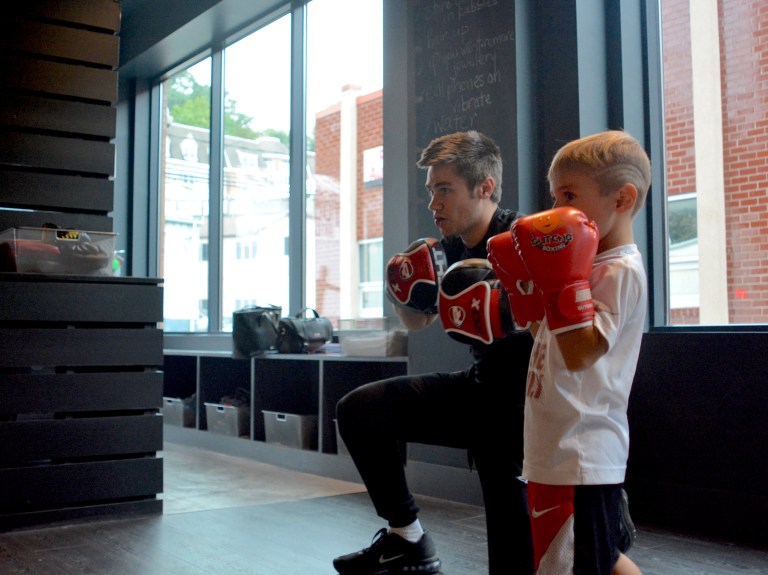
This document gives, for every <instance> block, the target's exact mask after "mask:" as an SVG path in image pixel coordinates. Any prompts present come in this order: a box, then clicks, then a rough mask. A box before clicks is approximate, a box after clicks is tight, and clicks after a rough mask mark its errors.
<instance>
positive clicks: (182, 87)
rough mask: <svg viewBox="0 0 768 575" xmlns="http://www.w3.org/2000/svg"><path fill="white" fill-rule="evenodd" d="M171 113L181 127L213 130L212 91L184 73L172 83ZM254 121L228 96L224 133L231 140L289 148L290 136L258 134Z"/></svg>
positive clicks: (276, 132)
mask: <svg viewBox="0 0 768 575" xmlns="http://www.w3.org/2000/svg"><path fill="white" fill-rule="evenodd" d="M168 109H169V110H170V112H171V117H172V118H173V121H174V122H176V123H177V124H185V125H187V126H196V127H199V128H205V129H210V127H211V88H210V86H204V85H202V84H200V83H198V82H197V80H195V77H194V76H193V75H192V74H191V73H190V72H189V70H184V71H183V72H180V73H179V74H177V75H176V76H174V77H173V80H172V81H171V83H170V90H169V93H168ZM252 121H253V118H252V117H251V116H249V115H247V114H243V113H242V112H238V110H237V101H236V100H233V99H231V98H229V97H228V96H227V95H226V94H225V95H224V132H225V133H226V134H227V135H228V136H236V137H238V138H247V139H249V140H255V139H256V138H259V137H261V136H272V137H276V138H278V139H279V140H280V141H281V142H283V143H284V144H285V145H286V146H287V145H288V144H289V141H290V136H289V135H288V134H287V133H286V132H284V131H283V130H276V129H274V128H267V129H266V130H263V131H257V130H254V129H253V128H251V126H250V124H251V122H252Z"/></svg>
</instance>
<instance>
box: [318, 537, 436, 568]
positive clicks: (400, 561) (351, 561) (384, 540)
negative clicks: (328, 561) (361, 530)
mask: <svg viewBox="0 0 768 575" xmlns="http://www.w3.org/2000/svg"><path fill="white" fill-rule="evenodd" d="M333 566H334V567H335V568H336V571H338V572H339V573H340V574H341V575H393V574H396V573H437V572H438V571H440V559H438V558H437V555H436V554H435V546H434V544H433V543H432V539H431V538H430V536H429V535H428V534H427V533H424V535H422V536H421V539H419V541H418V543H410V542H408V541H406V540H405V539H403V538H402V537H400V536H399V535H395V534H394V533H390V532H389V531H388V530H387V529H386V528H384V529H379V531H378V532H377V533H376V535H374V536H373V543H371V546H370V547H366V548H365V549H363V550H362V551H357V552H355V553H350V554H349V555H342V556H341V557H336V559H334V560H333Z"/></svg>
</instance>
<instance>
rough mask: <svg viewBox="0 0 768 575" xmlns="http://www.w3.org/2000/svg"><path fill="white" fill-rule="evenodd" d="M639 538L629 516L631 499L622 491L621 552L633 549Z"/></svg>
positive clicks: (620, 519) (620, 517) (620, 516)
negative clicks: (636, 539) (636, 538)
mask: <svg viewBox="0 0 768 575" xmlns="http://www.w3.org/2000/svg"><path fill="white" fill-rule="evenodd" d="M635 537H637V530H636V529H635V524H634V522H633V521H632V518H631V517H630V516H629V497H627V492H626V491H624V490H623V489H622V490H621V514H620V515H619V551H621V552H622V553H626V552H627V551H629V549H630V548H631V547H632V544H633V543H634V542H635Z"/></svg>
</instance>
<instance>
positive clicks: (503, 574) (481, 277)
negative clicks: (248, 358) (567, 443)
mask: <svg viewBox="0 0 768 575" xmlns="http://www.w3.org/2000/svg"><path fill="white" fill-rule="evenodd" d="M418 166H419V167H420V168H424V169H426V171H427V181H426V187H427V191H428V192H429V194H430V198H431V199H430V202H429V206H428V207H429V209H430V210H431V211H432V213H433V214H434V221H435V225H436V226H437V228H438V229H439V230H440V233H441V235H442V238H441V239H440V240H439V241H438V240H435V239H431V238H427V239H422V240H418V241H416V242H414V243H413V244H412V245H411V246H410V247H409V248H408V249H407V250H406V251H405V252H404V253H401V254H396V255H395V256H394V257H393V258H392V259H391V260H390V261H389V263H388V264H387V290H388V291H387V293H388V295H389V296H390V297H391V299H392V301H393V302H394V303H395V310H396V312H397V314H398V316H399V317H400V318H401V320H402V322H403V324H404V325H406V327H408V328H409V329H420V328H423V327H426V326H427V325H429V324H431V323H432V322H433V321H435V320H436V318H437V317H438V316H440V317H441V320H442V322H443V325H444V327H445V328H446V331H447V332H448V333H449V335H451V336H452V337H455V338H456V339H458V340H460V341H464V342H467V343H469V344H470V345H469V351H470V353H471V363H470V365H469V366H468V367H467V368H466V369H465V370H463V371H460V372H454V373H447V372H435V373H426V374H419V375H408V376H403V377H396V378H392V379H387V380H383V381H377V382H373V383H369V384H367V385H365V386H362V387H360V388H358V389H355V390H353V391H352V392H350V393H349V394H348V395H347V396H345V397H344V398H342V399H341V401H340V402H339V404H338V406H337V419H338V425H339V432H340V434H341V436H342V438H343V439H344V443H345V444H346V446H347V448H348V450H349V452H350V455H351V457H352V459H353V461H354V462H355V465H356V466H357V469H358V471H359V472H360V475H361V477H362V479H363V482H364V483H365V486H366V487H367V489H368V493H369V495H370V497H371V500H372V502H373V505H374V507H375V509H376V512H377V513H378V515H379V516H380V517H382V518H383V519H385V520H386V521H387V523H388V527H389V528H388V529H386V528H384V529H382V530H380V531H379V533H377V535H376V537H375V538H374V541H373V544H372V545H371V546H370V547H367V548H365V549H363V550H362V551H358V552H356V553H351V554H349V555H344V556H341V557H337V558H336V559H335V560H334V562H333V563H334V567H335V568H336V569H337V571H338V572H339V573H341V574H342V575H344V574H350V575H351V574H354V575H366V574H373V573H376V574H387V573H406V572H408V573H436V572H437V571H439V570H440V566H441V562H440V559H439V558H438V555H437V552H436V550H435V547H434V545H433V543H432V541H431V539H430V537H429V535H428V534H427V533H425V532H424V530H423V529H422V526H421V524H420V522H419V519H418V511H419V509H418V507H417V505H416V503H415V501H414V498H413V495H412V494H411V492H410V490H409V488H408V485H407V482H406V478H405V472H404V469H403V461H402V458H401V453H400V450H399V447H398V446H399V443H400V442H408V441H413V442H419V443H427V444H435V445H443V446H450V447H459V448H467V449H468V451H469V456H470V458H471V459H472V460H473V461H474V463H475V465H476V466H477V471H478V474H479V478H480V483H481V486H482V490H483V498H484V502H485V510H486V523H487V532H488V557H489V572H490V573H496V574H497V575H508V574H509V573H515V574H529V573H531V572H532V561H533V557H532V549H531V538H530V522H529V519H528V512H527V505H526V499H525V486H524V484H523V482H522V481H520V480H518V479H517V478H518V476H519V475H520V470H521V464H522V431H523V404H524V399H525V378H526V371H527V365H528V359H529V355H530V351H531V345H532V338H531V335H530V334H529V333H527V332H523V331H519V330H518V331H515V330H514V329H512V326H511V315H510V313H509V309H508V308H505V307H504V306H505V303H506V297H505V296H504V297H499V295H500V290H499V289H498V285H497V282H496V281H495V280H493V279H491V278H489V277H488V276H489V273H490V265H489V264H488V263H487V260H486V257H487V252H486V244H487V241H488V239H489V238H490V237H492V236H493V235H496V234H499V233H501V232H502V231H505V230H509V227H510V224H511V223H512V222H513V221H514V220H515V219H516V218H517V217H518V214H517V213H516V212H514V211H511V210H506V209H501V208H499V206H498V202H499V199H500V197H501V176H502V160H501V155H500V151H499V148H498V147H497V146H496V144H495V143H494V142H493V141H492V140H491V139H490V138H488V137H486V136H484V135H483V134H480V133H478V132H475V131H470V132H459V133H455V134H450V135H447V136H444V137H441V138H437V139H435V140H433V141H432V142H431V143H430V144H429V145H428V146H427V148H425V149H424V151H423V153H422V155H421V158H420V160H419V162H418ZM447 266H451V268H449V270H448V271H446V272H445V274H443V273H442V269H443V268H444V267H447ZM465 289H469V290H475V292H476V293H477V294H478V297H479V298H480V299H481V300H482V302H483V306H482V309H481V310H480V312H477V310H474V312H473V309H471V307H470V305H468V304H467V303H466V302H465V301H464V300H463V299H462V294H463V293H466V292H465ZM475 292H473V293H475ZM438 300H442V301H440V302H438ZM438 308H439V309H440V314H438ZM449 309H450V310H452V312H450V313H449V312H448V310H449ZM465 317H466V318H469V319H468V320H467V321H466V322H461V321H460V320H461V319H463V318H465ZM501 438H504V439H503V445H504V450H503V452H502V453H500V452H499V448H498V446H499V441H500V439H501ZM510 467H511V469H512V470H511V472H510V470H509V468H510Z"/></svg>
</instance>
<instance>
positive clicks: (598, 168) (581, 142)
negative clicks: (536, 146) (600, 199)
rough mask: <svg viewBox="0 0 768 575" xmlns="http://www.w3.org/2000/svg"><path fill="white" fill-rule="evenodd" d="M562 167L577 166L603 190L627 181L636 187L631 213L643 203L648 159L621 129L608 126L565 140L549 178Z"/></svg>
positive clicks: (648, 178)
mask: <svg viewBox="0 0 768 575" xmlns="http://www.w3.org/2000/svg"><path fill="white" fill-rule="evenodd" d="M562 170H579V171H581V172H582V173H585V174H587V175H588V176H590V177H592V178H594V180H595V181H596V182H597V184H598V185H599V186H600V192H601V193H602V194H605V195H607V194H610V193H611V192H613V191H615V190H616V189H618V188H620V187H621V186H623V185H624V184H626V183H630V184H632V185H634V186H635V188H637V200H636V202H635V207H634V210H633V212H632V214H633V215H634V214H636V213H637V212H638V211H639V210H640V208H642V207H643V204H644V203H645V198H646V196H647V195H648V189H649V188H650V187H651V161H650V160H649V159H648V154H646V152H645V150H644V149H643V147H642V146H641V145H640V143H639V142H638V141H637V140H636V139H635V138H633V137H632V136H630V135H629V134H628V133H626V132H624V131H622V130H607V131H605V132H600V133H598V134H593V135H591V136H586V137H584V138H579V139H578V140H573V141H572V142H568V143H567V144H565V145H564V146H563V147H562V148H560V149H559V150H558V151H557V153H556V154H555V157H554V158H552V163H551V164H550V166H549V171H548V172H547V178H548V180H549V181H550V182H551V181H552V178H553V176H554V175H555V174H556V173H558V172H560V171H562Z"/></svg>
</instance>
